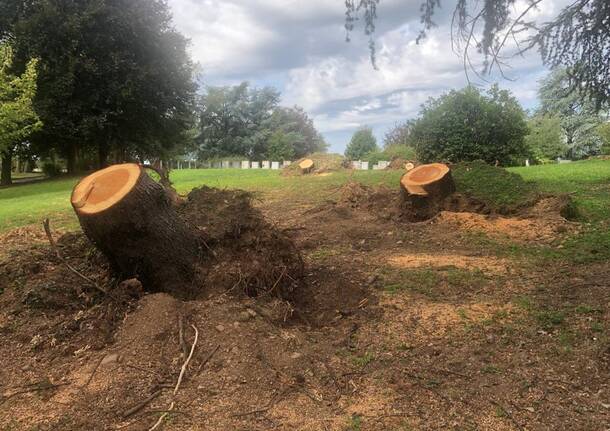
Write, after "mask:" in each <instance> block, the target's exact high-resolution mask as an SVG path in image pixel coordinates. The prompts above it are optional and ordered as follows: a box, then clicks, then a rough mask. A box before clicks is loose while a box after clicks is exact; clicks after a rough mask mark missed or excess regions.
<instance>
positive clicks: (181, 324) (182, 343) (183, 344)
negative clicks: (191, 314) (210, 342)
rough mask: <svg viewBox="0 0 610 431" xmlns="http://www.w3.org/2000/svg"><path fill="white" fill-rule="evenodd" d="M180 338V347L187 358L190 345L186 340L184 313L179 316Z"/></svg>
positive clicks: (183, 355) (183, 356)
mask: <svg viewBox="0 0 610 431" xmlns="http://www.w3.org/2000/svg"><path fill="white" fill-rule="evenodd" d="M178 338H179V339H180V348H181V349H182V358H183V359H185V358H186V357H187V355H188V352H189V350H188V347H187V345H186V341H184V316H183V315H182V313H181V314H180V316H178Z"/></svg>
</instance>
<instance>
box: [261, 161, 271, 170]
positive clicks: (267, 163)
mask: <svg viewBox="0 0 610 431" xmlns="http://www.w3.org/2000/svg"><path fill="white" fill-rule="evenodd" d="M270 167H271V162H269V160H264V161H263V169H269V168H270Z"/></svg>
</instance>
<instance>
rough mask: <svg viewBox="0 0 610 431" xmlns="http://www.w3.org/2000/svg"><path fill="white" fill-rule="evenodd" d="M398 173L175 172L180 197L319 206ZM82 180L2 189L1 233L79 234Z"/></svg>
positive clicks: (386, 181)
mask: <svg viewBox="0 0 610 431" xmlns="http://www.w3.org/2000/svg"><path fill="white" fill-rule="evenodd" d="M399 178H400V173H399V172H396V171H370V172H365V171H355V172H350V171H341V172H334V173H332V174H330V175H318V176H307V177H305V176H303V177H298V176H297V177H283V176H281V175H280V171H275V170H263V169H260V170H241V169H182V170H175V171H172V172H171V179H172V181H173V183H174V186H175V187H176V189H177V190H178V192H179V193H181V194H182V193H188V192H189V191H190V190H192V189H193V188H195V187H199V186H202V185H207V186H210V187H219V188H239V189H244V190H249V191H252V192H255V193H257V195H258V196H259V197H260V198H261V199H271V200H281V199H283V198H287V199H292V200H302V201H303V202H312V201H313V202H315V201H320V200H323V199H325V198H326V197H327V196H328V195H329V194H330V193H332V192H333V190H336V188H337V187H340V186H341V185H342V184H345V183H346V182H347V181H350V180H354V181H360V182H362V183H365V184H369V185H375V184H397V183H398V180H399ZM78 180H79V178H78V177H71V178H63V179H57V180H49V181H42V182H38V183H33V184H25V185H15V186H13V187H8V188H3V189H0V232H3V231H6V230H9V229H12V228H15V227H20V226H25V225H29V224H32V223H39V222H40V221H41V220H42V219H43V218H45V217H49V218H50V219H51V220H52V221H53V224H54V225H55V226H59V227H64V228H68V229H70V228H75V227H76V226H77V224H78V223H77V220H76V217H75V215H74V213H73V210H72V207H71V206H70V193H71V192H72V188H73V187H74V185H75V184H76V183H77V182H78Z"/></svg>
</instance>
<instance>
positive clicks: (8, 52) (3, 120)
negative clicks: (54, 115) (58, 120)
mask: <svg viewBox="0 0 610 431" xmlns="http://www.w3.org/2000/svg"><path fill="white" fill-rule="evenodd" d="M12 61H13V54H12V49H11V47H10V46H9V45H7V44H2V45H0V152H6V151H12V150H13V147H14V146H15V145H17V144H19V143H20V142H21V141H23V140H25V139H27V138H28V137H29V136H30V135H31V134H32V133H33V132H34V131H36V130H38V129H39V128H40V127H41V126H42V123H41V122H40V119H39V118H38V115H36V112H35V111H34V108H33V105H32V99H33V98H34V96H35V95H36V76H37V71H36V68H37V65H38V60H37V59H32V60H30V61H29V62H28V64H27V66H26V69H25V71H24V73H23V74H22V75H21V76H16V75H14V74H12V73H11V72H10V69H11V66H12Z"/></svg>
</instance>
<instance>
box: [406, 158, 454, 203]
mask: <svg viewBox="0 0 610 431" xmlns="http://www.w3.org/2000/svg"><path fill="white" fill-rule="evenodd" d="M448 173H449V167H448V166H447V165H445V164H443V163H431V164H428V165H420V166H418V167H416V168H413V169H411V170H410V171H408V172H407V173H406V174H405V175H403V177H402V178H401V180H400V182H401V183H402V185H403V186H404V188H405V189H407V191H408V192H409V193H410V194H412V195H422V196H427V195H428V194H429V191H428V188H427V187H426V186H428V185H430V184H433V183H436V182H438V181H441V180H442V179H443V178H444V177H445V176H446V175H447V174H448Z"/></svg>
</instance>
